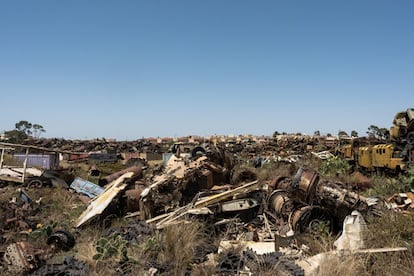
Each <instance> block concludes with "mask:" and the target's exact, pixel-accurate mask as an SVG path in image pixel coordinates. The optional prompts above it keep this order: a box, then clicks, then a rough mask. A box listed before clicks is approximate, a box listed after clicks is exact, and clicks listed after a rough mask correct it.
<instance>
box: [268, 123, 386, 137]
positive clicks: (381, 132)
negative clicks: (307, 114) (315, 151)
mask: <svg viewBox="0 0 414 276" xmlns="http://www.w3.org/2000/svg"><path fill="white" fill-rule="evenodd" d="M366 133H367V135H368V137H370V138H376V139H380V140H388V139H389V138H390V131H389V129H387V128H380V127H378V126H375V125H370V126H369V127H368V130H367V132H366ZM281 134H282V135H285V134H287V133H286V132H279V131H275V132H274V133H273V137H276V136H277V135H281ZM296 134H297V135H300V133H296ZM313 135H314V136H320V135H321V132H320V131H319V130H315V132H314V133H313ZM358 135H359V134H358V132H357V131H356V130H352V131H351V135H349V134H348V133H347V132H346V131H344V130H339V131H338V137H354V138H355V137H358ZM326 136H328V137H331V136H332V134H330V133H328V134H327V135H326Z"/></svg>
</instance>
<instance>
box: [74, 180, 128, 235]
mask: <svg viewBox="0 0 414 276" xmlns="http://www.w3.org/2000/svg"><path fill="white" fill-rule="evenodd" d="M133 176H134V173H133V172H127V173H125V174H123V175H122V176H120V177H119V178H118V179H116V180H115V181H113V182H111V183H110V184H109V185H108V186H107V187H106V189H105V191H104V192H103V193H102V194H100V195H99V196H97V197H96V198H95V199H94V200H92V201H91V202H90V203H89V206H88V208H87V209H86V210H85V211H84V212H83V213H82V214H81V216H80V217H79V218H78V220H77V221H76V224H75V227H76V228H78V227H80V226H82V225H83V224H85V223H86V222H88V221H89V220H90V219H92V218H94V217H96V216H97V215H99V214H101V213H102V212H103V211H104V210H105V209H106V207H108V205H109V204H110V203H111V202H112V200H113V199H114V198H115V197H116V196H117V195H118V194H119V193H120V192H121V191H122V190H124V189H125V188H126V187H127V185H128V184H127V183H125V180H126V179H128V178H132V177H133Z"/></svg>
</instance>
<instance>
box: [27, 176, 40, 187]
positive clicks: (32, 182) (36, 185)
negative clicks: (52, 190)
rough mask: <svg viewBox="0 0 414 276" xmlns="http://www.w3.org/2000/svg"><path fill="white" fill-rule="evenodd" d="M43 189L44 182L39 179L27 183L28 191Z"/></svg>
mask: <svg viewBox="0 0 414 276" xmlns="http://www.w3.org/2000/svg"><path fill="white" fill-rule="evenodd" d="M42 187H43V181H42V180H41V179H39V178H35V179H32V180H30V181H29V183H27V188H28V189H38V188H42Z"/></svg>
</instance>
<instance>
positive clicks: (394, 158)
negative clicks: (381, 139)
mask: <svg viewBox="0 0 414 276" xmlns="http://www.w3.org/2000/svg"><path fill="white" fill-rule="evenodd" d="M372 166H373V167H374V168H376V169H377V170H392V171H395V172H399V171H403V170H405V169H406V168H405V167H406V163H405V161H404V160H403V158H402V157H400V151H395V148H394V145H393V144H380V145H375V146H373V147H372Z"/></svg>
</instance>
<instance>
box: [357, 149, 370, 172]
mask: <svg viewBox="0 0 414 276" xmlns="http://www.w3.org/2000/svg"><path fill="white" fill-rule="evenodd" d="M358 166H359V167H360V168H361V169H363V170H366V171H372V170H373V167H372V146H365V147H359V148H358Z"/></svg>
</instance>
